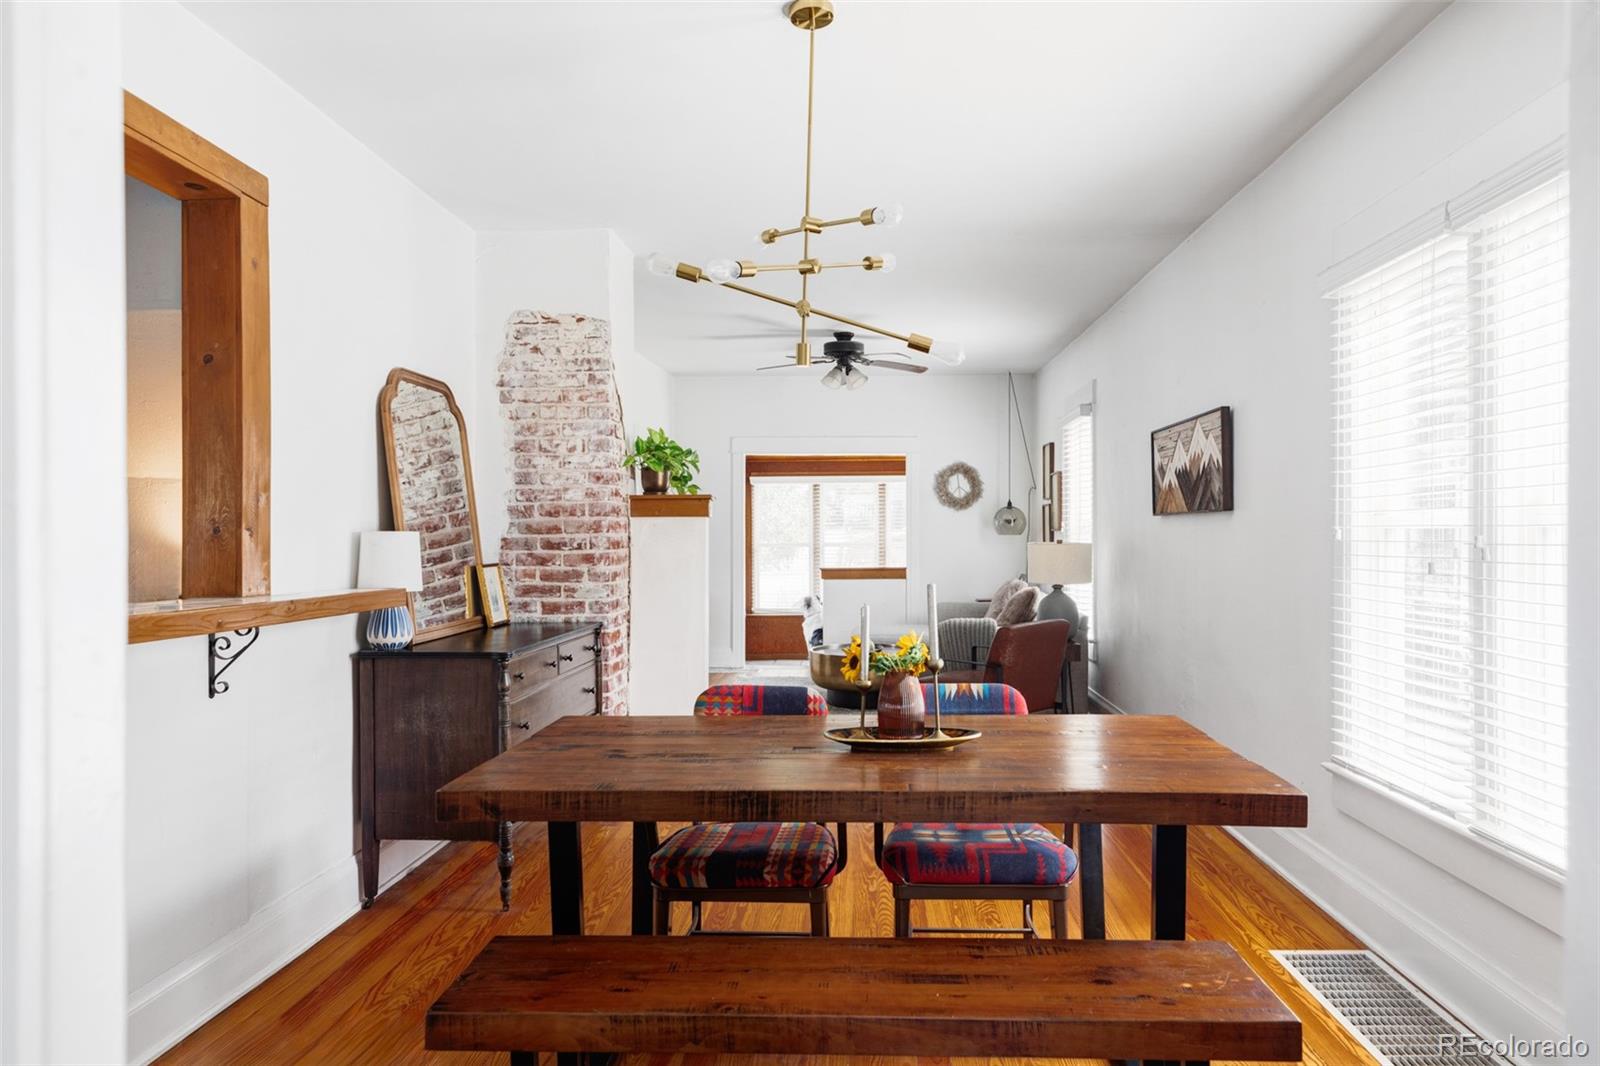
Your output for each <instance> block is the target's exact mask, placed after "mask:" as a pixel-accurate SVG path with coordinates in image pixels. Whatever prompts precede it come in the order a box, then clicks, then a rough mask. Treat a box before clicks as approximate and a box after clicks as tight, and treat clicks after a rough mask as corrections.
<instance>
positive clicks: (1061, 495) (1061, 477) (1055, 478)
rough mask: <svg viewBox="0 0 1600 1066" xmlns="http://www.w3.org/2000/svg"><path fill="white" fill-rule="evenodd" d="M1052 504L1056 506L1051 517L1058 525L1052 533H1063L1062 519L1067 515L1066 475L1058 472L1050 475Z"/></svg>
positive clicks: (1052, 528)
mask: <svg viewBox="0 0 1600 1066" xmlns="http://www.w3.org/2000/svg"><path fill="white" fill-rule="evenodd" d="M1049 485H1050V502H1051V503H1052V504H1054V505H1055V510H1054V511H1053V513H1052V514H1051V517H1052V518H1054V519H1055V521H1056V524H1055V525H1053V526H1051V527H1050V532H1052V533H1060V532H1061V518H1062V516H1063V515H1065V514H1066V513H1067V494H1066V475H1065V474H1063V473H1062V472H1061V471H1059V470H1057V471H1056V472H1055V473H1053V474H1051V475H1050V481H1049Z"/></svg>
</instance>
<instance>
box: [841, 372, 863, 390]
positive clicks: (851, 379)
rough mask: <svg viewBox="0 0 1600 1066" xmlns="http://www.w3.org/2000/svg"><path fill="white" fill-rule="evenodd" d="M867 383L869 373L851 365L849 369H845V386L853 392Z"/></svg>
mask: <svg viewBox="0 0 1600 1066" xmlns="http://www.w3.org/2000/svg"><path fill="white" fill-rule="evenodd" d="M866 383H867V375H865V374H863V373H862V372H861V371H859V370H857V369H856V368H855V367H851V368H850V369H849V370H847V371H845V376H844V387H845V388H847V389H850V390H851V391H852V392H853V391H854V390H856V389H859V388H861V387H862V386H863V385H865V384H866Z"/></svg>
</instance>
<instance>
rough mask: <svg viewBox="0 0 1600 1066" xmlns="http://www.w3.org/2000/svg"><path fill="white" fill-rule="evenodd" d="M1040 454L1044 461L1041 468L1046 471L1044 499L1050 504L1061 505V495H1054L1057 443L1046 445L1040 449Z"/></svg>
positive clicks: (1052, 442)
mask: <svg viewBox="0 0 1600 1066" xmlns="http://www.w3.org/2000/svg"><path fill="white" fill-rule="evenodd" d="M1040 452H1041V454H1042V456H1043V459H1044V465H1043V466H1041V467H1040V469H1041V470H1043V471H1044V498H1045V499H1046V500H1047V501H1049V502H1050V503H1054V504H1058V505H1059V504H1060V503H1061V497H1060V495H1059V494H1057V495H1052V493H1055V491H1056V490H1055V483H1056V482H1055V477H1054V475H1055V473H1056V442H1055V441H1051V442H1050V443H1048V444H1046V445H1045V446H1044V447H1043V448H1041V449H1040Z"/></svg>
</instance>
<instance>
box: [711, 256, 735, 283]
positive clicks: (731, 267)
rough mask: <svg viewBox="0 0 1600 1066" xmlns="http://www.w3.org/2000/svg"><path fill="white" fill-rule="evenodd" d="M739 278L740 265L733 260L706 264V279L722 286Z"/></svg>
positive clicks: (714, 261)
mask: <svg viewBox="0 0 1600 1066" xmlns="http://www.w3.org/2000/svg"><path fill="white" fill-rule="evenodd" d="M738 276H739V264H738V263H736V262H734V261H733V260H732V259H713V260H711V262H709V263H707V264H706V277H707V278H710V279H711V280H712V281H714V282H716V283H717V284H718V285H721V284H722V283H723V282H727V281H732V280H733V279H734V278H736V277H738Z"/></svg>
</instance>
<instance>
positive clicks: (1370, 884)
mask: <svg viewBox="0 0 1600 1066" xmlns="http://www.w3.org/2000/svg"><path fill="white" fill-rule="evenodd" d="M1227 832H1228V833H1229V834H1230V835H1232V836H1233V837H1234V839H1236V840H1238V841H1239V842H1240V843H1241V844H1243V845H1244V847H1245V849H1246V850H1247V851H1249V852H1250V853H1251V854H1253V855H1254V856H1256V858H1258V859H1260V860H1261V861H1262V862H1264V863H1266V864H1267V866H1269V867H1270V868H1271V869H1272V870H1274V871H1275V872H1276V873H1277V874H1278V875H1279V876H1280V877H1282V878H1283V879H1284V880H1286V881H1288V882H1289V883H1290V884H1292V885H1293V886H1294V887H1295V888H1296V889H1298V890H1299V891H1300V893H1301V894H1302V895H1304V896H1306V897H1307V898H1308V899H1310V900H1311V902H1313V903H1315V904H1316V905H1317V906H1318V907H1321V908H1322V909H1323V910H1324V911H1325V912H1327V913H1328V914H1329V915H1330V916H1331V917H1332V918H1333V919H1334V920H1335V921H1337V922H1339V924H1341V925H1343V926H1344V927H1345V928H1346V929H1348V930H1350V932H1351V933H1353V934H1354V935H1355V936H1356V937H1357V938H1358V939H1360V940H1361V941H1362V942H1363V943H1365V944H1366V945H1367V946H1368V947H1369V948H1371V949H1372V950H1373V951H1375V952H1377V953H1378V954H1379V955H1381V956H1383V957H1384V959H1385V960H1386V961H1388V962H1389V963H1390V964H1391V965H1393V966H1395V968H1396V969H1397V970H1399V971H1400V972H1402V973H1404V974H1405V975H1406V976H1407V978H1408V979H1410V980H1411V981H1413V982H1414V983H1416V984H1417V985H1418V986H1420V987H1421V988H1423V989H1425V990H1426V991H1427V993H1428V994H1429V995H1430V996H1432V997H1433V998H1434V999H1436V1000H1438V1001H1439V1003H1440V1004H1442V1005H1443V1006H1444V1008H1445V1009H1446V1010H1448V1011H1450V1012H1451V1013H1452V1014H1454V1015H1455V1016H1456V1017H1457V1018H1459V1019H1461V1020H1462V1021H1463V1022H1464V1023H1466V1025H1467V1026H1468V1027H1469V1028H1472V1029H1474V1030H1475V1031H1477V1032H1478V1033H1481V1034H1484V1035H1487V1036H1490V1037H1497V1038H1504V1037H1505V1036H1506V1034H1507V1033H1515V1034H1516V1035H1517V1036H1521V1037H1535V1038H1536V1037H1538V1036H1542V1035H1545V1034H1553V1035H1558V1034H1559V1033H1560V1032H1561V1027H1562V1021H1561V1019H1562V1008H1561V1005H1560V1004H1558V1003H1554V1002H1551V1001H1550V1000H1548V999H1545V998H1544V997H1543V996H1541V995H1539V993H1537V992H1535V991H1534V990H1532V989H1530V988H1528V987H1527V986H1526V985H1523V984H1522V983H1521V982H1519V981H1517V980H1515V979H1514V978H1512V977H1510V976H1509V975H1507V974H1506V973H1505V972H1504V971H1503V970H1502V969H1501V968H1500V967H1498V966H1496V965H1495V964H1494V963H1493V962H1492V961H1490V960H1489V959H1486V958H1484V957H1483V955H1482V954H1481V953H1480V952H1478V951H1477V950H1476V949H1475V948H1474V947H1472V946H1471V945H1470V944H1467V943H1465V942H1464V941H1462V940H1461V939H1460V938H1458V937H1456V936H1454V935H1452V934H1450V933H1449V932H1447V931H1445V930H1444V929H1442V928H1440V927H1439V925H1438V924H1437V923H1436V922H1434V921H1433V920H1432V919H1431V918H1429V917H1428V916H1427V915H1425V914H1423V913H1422V912H1420V911H1418V910H1417V909H1416V908H1414V907H1412V906H1411V905H1410V904H1409V903H1406V902H1405V901H1404V900H1402V899H1400V898H1399V897H1398V896H1396V895H1395V894H1394V893H1392V892H1390V891H1389V890H1388V889H1386V888H1384V887H1383V886H1382V885H1379V884H1378V883H1377V882H1375V881H1373V880H1372V879H1371V878H1369V877H1367V876H1366V875H1365V874H1363V873H1362V872H1361V871H1360V870H1359V869H1358V868H1357V866H1356V864H1354V863H1351V862H1349V861H1347V860H1344V859H1341V858H1340V857H1339V856H1337V855H1334V854H1333V853H1332V852H1330V851H1328V850H1327V849H1326V848H1325V847H1323V846H1322V845H1321V844H1319V843H1317V842H1316V841H1315V840H1313V839H1311V838H1310V837H1309V836H1308V835H1307V834H1306V832H1305V831H1304V830H1283V829H1257V830H1252V831H1251V832H1252V833H1253V834H1258V836H1257V839H1256V840H1250V839H1246V838H1245V836H1244V835H1243V834H1242V833H1241V832H1240V831H1238V830H1236V829H1228V830H1227ZM1314 884H1322V885H1329V886H1332V889H1333V891H1336V892H1337V893H1338V895H1339V897H1340V899H1341V900H1344V901H1345V903H1344V905H1343V906H1335V905H1334V904H1333V903H1332V902H1330V900H1329V898H1328V897H1329V894H1330V893H1329V892H1327V891H1319V890H1318V889H1316V888H1313V887H1312V885H1314ZM1422 970H1428V971H1431V972H1433V973H1448V974H1450V975H1451V985H1450V986H1449V987H1444V986H1443V984H1442V983H1441V982H1440V981H1438V980H1431V981H1430V980H1428V979H1427V978H1426V977H1424V976H1422V974H1421V973H1420V972H1419V971H1422ZM1483 1004H1495V1005H1497V1006H1496V1008H1495V1016H1494V1017H1492V1018H1491V1017H1490V1016H1489V1015H1488V1013H1486V1011H1485V1010H1484V1009H1482V1007H1481V1006H1474V1005H1483Z"/></svg>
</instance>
